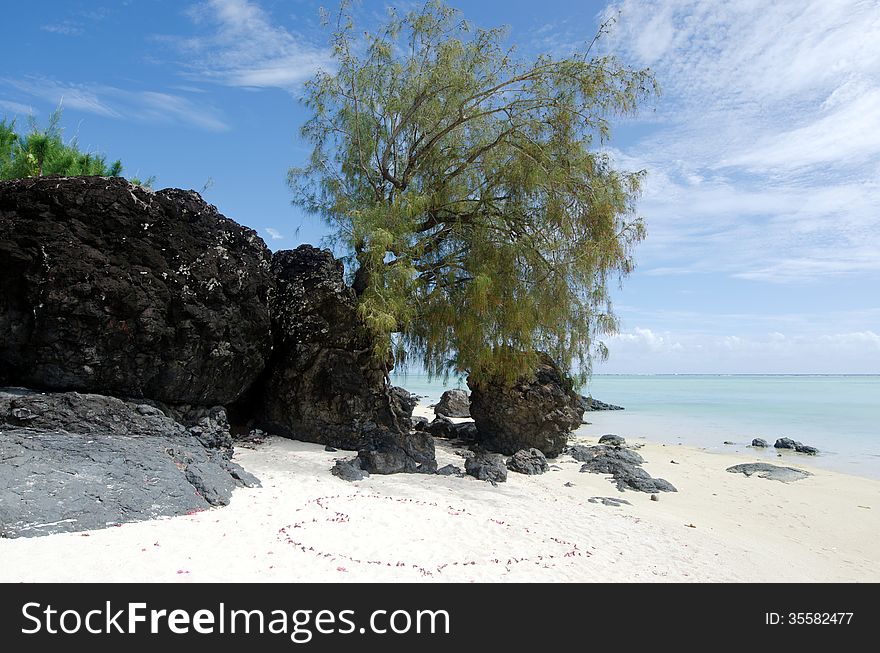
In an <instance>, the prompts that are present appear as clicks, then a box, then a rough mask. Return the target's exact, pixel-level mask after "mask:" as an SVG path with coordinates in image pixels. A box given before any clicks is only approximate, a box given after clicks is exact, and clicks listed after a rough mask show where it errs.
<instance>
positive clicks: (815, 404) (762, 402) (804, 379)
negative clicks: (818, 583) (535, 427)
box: [393, 374, 880, 478]
mask: <svg viewBox="0 0 880 653" xmlns="http://www.w3.org/2000/svg"><path fill="white" fill-rule="evenodd" d="M393 381H394V383H395V384H396V385H401V386H403V387H405V388H407V389H408V390H409V391H410V392H414V393H416V394H419V395H426V396H427V397H428V400H429V401H430V403H434V402H435V401H437V399H438V398H439V397H440V394H441V393H442V392H443V390H444V389H446V388H455V387H464V388H465V389H466V388H467V386H466V385H465V384H464V383H459V382H457V381H456V379H453V378H451V379H450V380H449V381H448V382H446V383H445V384H444V383H443V382H442V381H440V380H434V381H429V380H428V378H427V376H425V375H422V374H408V375H405V376H404V375H397V376H394V377H393ZM582 392H583V393H584V394H592V396H593V397H595V398H596V399H599V400H601V401H605V402H608V403H612V404H617V405H620V406H623V407H625V408H626V410H624V411H614V412H592V413H587V414H586V416H585V419H587V421H589V422H591V424H590V425H587V426H583V427H581V429H580V430H579V431H578V432H579V433H582V434H584V435H590V436H596V435H601V434H603V433H617V434H618V435H622V436H624V437H627V438H630V439H633V438H636V437H645V438H647V439H648V440H651V441H654V442H663V443H667V444H678V443H681V444H684V445H689V446H696V447H705V448H707V449H709V450H712V451H720V452H739V453H744V454H747V455H750V456H756V457H757V458H760V459H765V460H767V461H768V462H777V463H780V464H782V463H784V462H785V460H786V459H788V460H791V461H798V462H804V463H806V464H811V465H816V466H821V467H827V468H830V469H835V470H838V471H843V472H847V473H850V474H858V475H860V476H868V477H871V478H880V376H764V375H760V376H757V375H756V376H746V375H733V376H721V375H719V376H712V375H656V376H629V375H596V376H594V377H593V379H592V380H591V382H590V384H589V386H588V387H586V388H584V389H583V390H582ZM780 437H790V438H794V439H795V440H799V441H801V442H803V443H804V444H810V445H813V446H815V447H818V448H819V450H820V451H821V454H820V455H819V456H816V457H806V456H802V455H799V454H787V455H785V456H784V457H783V458H777V456H776V451H775V450H774V449H773V448H772V444H773V442H775V441H776V438H780ZM752 438H764V439H765V440H767V441H768V442H769V443H770V444H771V447H770V449H769V450H768V451H766V452H760V451H758V450H755V449H752V448H750V447H746V445H748V444H749V443H750V442H751V441H752ZM725 440H728V441H731V442H734V443H736V444H735V445H733V446H731V445H724V444H723V442H724V441H725Z"/></svg>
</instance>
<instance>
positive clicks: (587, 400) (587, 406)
mask: <svg viewBox="0 0 880 653" xmlns="http://www.w3.org/2000/svg"><path fill="white" fill-rule="evenodd" d="M578 401H579V403H580V405H581V408H583V409H584V412H585V413H589V412H591V411H595V410H623V406H615V405H614V404H606V403H605V402H604V401H599V400H598V399H593V398H592V397H587V396H585V395H580V397H578Z"/></svg>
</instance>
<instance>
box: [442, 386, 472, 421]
mask: <svg viewBox="0 0 880 653" xmlns="http://www.w3.org/2000/svg"><path fill="white" fill-rule="evenodd" d="M470 406H471V401H470V399H469V398H468V393H467V392H466V391H464V390H457V389H456V390H447V391H446V392H444V393H443V394H442V395H441V396H440V401H439V402H438V403H437V405H436V406H434V414H435V415H437V416H438V417H439V416H441V415H442V416H443V417H470V416H471V408H470Z"/></svg>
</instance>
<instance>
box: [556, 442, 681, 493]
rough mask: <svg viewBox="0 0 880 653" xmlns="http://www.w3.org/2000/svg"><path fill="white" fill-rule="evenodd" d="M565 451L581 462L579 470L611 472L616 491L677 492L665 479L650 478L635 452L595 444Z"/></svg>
mask: <svg viewBox="0 0 880 653" xmlns="http://www.w3.org/2000/svg"><path fill="white" fill-rule="evenodd" d="M568 453H569V454H571V455H572V456H574V457H575V460H581V461H584V464H583V465H582V466H581V470H580V471H582V472H592V473H594V474H611V476H612V477H613V478H614V481H615V483H616V484H617V489H618V490H624V489H625V488H629V489H631V490H637V491H639V492H647V493H649V494H651V493H654V492H675V491H676V489H675V487H673V485H672V484H671V483H669V482H668V481H666V480H664V479H662V478H653V477H652V476H651V475H650V474H648V472H646V471H645V470H644V469H642V468H641V467H640V466H639V465H641V464H642V463H643V462H644V460H643V459H642V457H641V456H640V455H639V454H637V453H636V452H635V451H630V450H629V449H622V448H619V447H609V446H606V445H601V444H600V445H598V446H595V447H584V446H582V445H576V446H574V447H570V448H569V451H568Z"/></svg>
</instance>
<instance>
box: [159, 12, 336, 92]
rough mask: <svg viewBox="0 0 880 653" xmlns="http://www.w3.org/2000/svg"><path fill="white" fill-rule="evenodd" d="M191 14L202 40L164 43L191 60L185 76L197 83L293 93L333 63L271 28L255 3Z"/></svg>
mask: <svg viewBox="0 0 880 653" xmlns="http://www.w3.org/2000/svg"><path fill="white" fill-rule="evenodd" d="M187 14H188V15H189V17H190V18H191V19H192V21H193V22H194V23H195V24H196V26H197V27H201V28H204V30H205V32H206V33H205V34H204V35H200V36H195V37H190V38H183V37H174V36H167V35H166V36H162V37H160V39H161V40H162V41H164V42H166V43H169V44H171V45H173V46H174V47H176V48H178V49H179V50H180V51H182V52H184V53H185V54H186V55H187V57H188V60H187V62H186V63H185V66H186V69H187V70H188V73H187V75H188V76H189V77H191V78H193V79H198V80H203V81H211V82H214V83H218V84H224V85H227V86H240V87H250V88H281V89H285V90H293V89H295V88H296V87H297V86H298V85H299V84H301V83H302V82H303V81H305V80H306V79H308V78H310V77H311V76H312V75H314V73H315V72H316V71H317V70H318V69H320V68H326V67H328V65H329V63H330V56H329V53H328V52H327V50H325V49H323V48H320V47H318V46H316V45H314V44H312V43H309V42H308V41H307V40H306V39H305V38H304V37H302V36H299V35H296V34H294V33H292V32H290V31H288V30H287V29H286V28H284V27H283V26H281V25H278V24H275V23H273V21H272V19H271V17H270V16H269V14H268V13H267V12H266V11H265V10H264V9H263V8H262V7H260V6H259V5H258V4H257V3H255V2H250V1H249V0H208V1H207V2H204V3H200V4H197V5H195V6H193V7H190V9H189V10H188V12H187Z"/></svg>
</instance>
